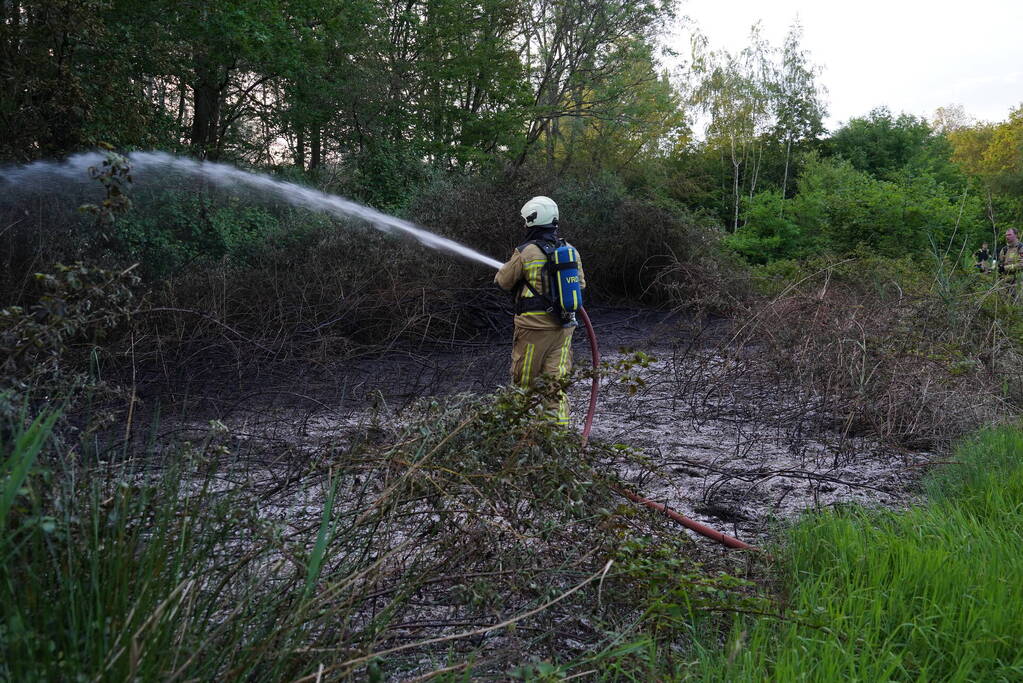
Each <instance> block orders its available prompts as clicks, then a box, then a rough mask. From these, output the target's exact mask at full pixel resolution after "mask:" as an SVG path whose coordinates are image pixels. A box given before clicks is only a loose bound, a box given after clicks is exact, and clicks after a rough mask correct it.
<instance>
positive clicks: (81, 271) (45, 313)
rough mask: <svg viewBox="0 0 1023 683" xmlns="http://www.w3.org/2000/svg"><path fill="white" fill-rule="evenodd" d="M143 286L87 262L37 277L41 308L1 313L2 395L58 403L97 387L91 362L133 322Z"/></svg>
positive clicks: (129, 274) (129, 276)
mask: <svg viewBox="0 0 1023 683" xmlns="http://www.w3.org/2000/svg"><path fill="white" fill-rule="evenodd" d="M138 283H139V281H138V278H137V277H136V276H135V275H134V274H133V273H132V272H130V271H123V272H113V271H107V270H103V269H100V268H94V267H90V266H85V265H83V264H81V263H76V264H74V265H72V266H61V265H58V266H57V267H56V272H54V273H45V274H44V273H37V274H36V284H37V287H38V289H39V291H40V294H39V296H38V300H37V301H36V303H34V304H32V305H30V306H28V307H21V306H10V307H7V308H4V309H2V310H0V356H3V357H4V361H3V364H2V365H0V391H7V392H13V395H15V396H19V397H22V398H25V399H27V398H29V397H33V396H34V397H38V398H46V399H48V400H50V401H56V400H59V399H60V398H62V397H64V396H65V395H66V394H67V393H68V392H73V391H75V390H77V389H82V388H84V387H89V386H94V385H95V384H96V382H95V381H94V380H93V379H92V378H91V377H90V373H89V371H88V367H89V361H90V359H92V357H93V354H94V353H95V352H96V350H97V348H98V347H100V346H101V345H102V344H104V343H105V342H106V341H107V340H108V339H109V337H111V336H113V335H116V334H117V333H118V331H119V330H118V328H120V327H123V326H124V324H125V323H126V322H127V320H128V319H129V318H130V315H131V312H132V309H133V307H134V305H135V291H134V290H135V288H136V287H137V285H138ZM8 399H9V400H10V395H9V396H8Z"/></svg>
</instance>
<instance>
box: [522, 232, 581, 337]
mask: <svg viewBox="0 0 1023 683" xmlns="http://www.w3.org/2000/svg"><path fill="white" fill-rule="evenodd" d="M530 244H535V245H536V246H537V248H538V249H540V251H542V252H543V254H544V256H545V257H546V261H545V263H544V264H543V267H542V269H541V274H540V282H541V283H545V284H546V287H543V286H541V287H540V289H541V290H542V289H546V290H547V294H544V293H542V292H540V291H537V289H536V288H535V287H534V286H533V285H532V284H531V283H530V282H529V277H528V276H526V275H524V276H523V278H522V280H521V281H520V285H519V287H518V290H517V291H516V294H515V315H522V314H524V313H549V314H550V315H552V316H554V318H555V319H557V320H559V321H560V322H561V326H562V327H575V326H576V325H578V324H579V323H578V322H576V318H575V316H576V312H577V311H578V310H579V309H581V308H582V305H583V295H582V283H581V279H582V278H581V277H580V275H579V254H578V253H577V252H576V250H575V247H573V246H571V245H570V244H568V243H567V242H566V241H565V240H563V239H561V237H559V236H558V232H557V225H554V226H543V227H540V228H533V229H532V230H530V232H529V239H528V240H527V241H525V242H523V243H522V244H520V245H519V247H518V251H519V253H522V250H523V249H525V248H526V247H528V246H529V245H530ZM523 288H525V289H528V290H529V291H530V293H531V294H532V296H529V297H525V296H522V290H523Z"/></svg>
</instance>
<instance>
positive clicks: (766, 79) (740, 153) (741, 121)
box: [695, 24, 776, 231]
mask: <svg viewBox="0 0 1023 683" xmlns="http://www.w3.org/2000/svg"><path fill="white" fill-rule="evenodd" d="M772 53H773V50H772V48H771V47H770V45H768V44H767V42H766V41H764V40H763V39H762V38H761V36H760V26H759V24H756V25H754V26H753V28H752V29H751V31H750V44H749V46H747V47H746V48H744V49H743V50H742V51H741V52H740V53H739V54H738V55H732V54H730V53H728V52H716V53H711V54H710V55H709V56H708V57H707V59H706V61H705V62H701V63H698V65H697V72H698V73H702V79H701V82H700V84H699V86H698V87H697V90H696V93H695V100H696V103H697V104H698V105H699V106H700V107H701V108H702V109H703V111H704V112H705V113H706V114H708V115H709V116H710V123H709V124H708V125H707V130H706V136H707V144H708V145H709V146H711V147H713V148H717V149H719V150H721V151H722V153H723V155H725V156H726V157H727V160H728V164H729V166H730V170H731V173H730V175H731V195H732V200H731V205H732V206H731V208H732V211H731V213H732V215H731V220H730V222H731V224H732V230H733V231H735V230H738V229H739V218H740V208H741V204H742V197H743V195H744V194H748V196H750V197H752V196H753V195H754V194H755V193H756V189H757V182H758V180H759V171H760V162H761V161H762V159H763V151H764V144H763V143H764V136H765V135H766V134H767V133H768V131H769V130H770V129H771V127H772V124H773V119H772V114H773V109H772V92H773V90H774V83H775V82H776V68H775V65H774V63H773V60H772ZM747 185H748V188H749V190H748V193H747V192H746V186H747Z"/></svg>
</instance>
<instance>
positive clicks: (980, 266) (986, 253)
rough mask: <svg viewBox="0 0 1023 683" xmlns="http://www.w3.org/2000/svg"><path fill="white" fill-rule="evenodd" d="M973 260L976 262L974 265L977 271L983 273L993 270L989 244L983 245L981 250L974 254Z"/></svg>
mask: <svg viewBox="0 0 1023 683" xmlns="http://www.w3.org/2000/svg"><path fill="white" fill-rule="evenodd" d="M973 258H974V260H975V261H976V263H975V264H974V265H976V266H977V270H979V271H980V272H982V273H986V272H988V271H989V270H991V251H990V250H989V249H988V248H987V242H984V243H983V244H981V245H980V249H978V250H977V251H975V252H973Z"/></svg>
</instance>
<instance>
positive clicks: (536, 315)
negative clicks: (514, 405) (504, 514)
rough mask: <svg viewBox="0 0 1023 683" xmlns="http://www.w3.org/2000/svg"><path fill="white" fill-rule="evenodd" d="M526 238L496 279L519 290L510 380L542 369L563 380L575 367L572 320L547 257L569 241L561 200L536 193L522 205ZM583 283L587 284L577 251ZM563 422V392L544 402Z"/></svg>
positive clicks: (522, 381) (529, 378)
mask: <svg viewBox="0 0 1023 683" xmlns="http://www.w3.org/2000/svg"><path fill="white" fill-rule="evenodd" d="M521 213H522V218H523V220H525V222H526V225H525V227H526V230H527V231H528V232H527V233H526V241H525V242H523V243H522V244H520V245H519V246H518V248H516V249H515V251H514V252H512V255H511V258H510V259H509V260H508V262H507V263H505V264H504V265H503V266H501V269H500V270H499V271H498V272H497V275H496V276H495V277H494V282H496V283H497V285H498V286H499V287H500V288H501V289H503V290H504V291H506V292H512V293H513V294H514V295H515V336H514V338H513V341H512V365H511V376H512V382H514V383H515V385H516V386H520V387H529V386H531V385H532V384H533V382H534V381H535V380H536V378H537V377H539V376H540V375H542V374H545V375H549V376H551V377H553V378H557V379H561V378H563V377H565V376H566V375H567V374H568V372H569V371H570V370H571V369H572V334H573V332H574V331H575V321H574V319H562V317H561V316H560V314H559V313H558V306H557V305H556V301H555V297H556V296H557V294H556V293H554V292H553V291H552V286H551V278H550V277H549V275H550V273H551V271H552V267H553V264H550V263H549V259H548V257H549V256H550V255H551V254H552V253H553V252H554V250H556V249H558V247H561V246H571V245H568V244H567V243H566V242H565V240H563V239H562V238H561V235H560V234H559V233H558V205H557V204H555V203H554V200H553V199H551V198H550V197H533V198H532V199H530V200H529V201H528V202H526V203H525V205H524V206H523V207H522V210H521ZM576 263H577V264H578V268H579V285H581V287H585V286H586V280H585V278H584V277H583V268H582V262H581V261H580V260H579V258H578V254H576ZM546 409H547V411H548V412H549V413H553V417H554V418H555V420H556V421H557V423H558V424H559V425H568V396H567V395H566V394H565V392H564V391H562V392H560V393H559V394H558V396H557V397H556V398H553V397H552V399H551V400H549V401H548V402H547V403H546Z"/></svg>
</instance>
